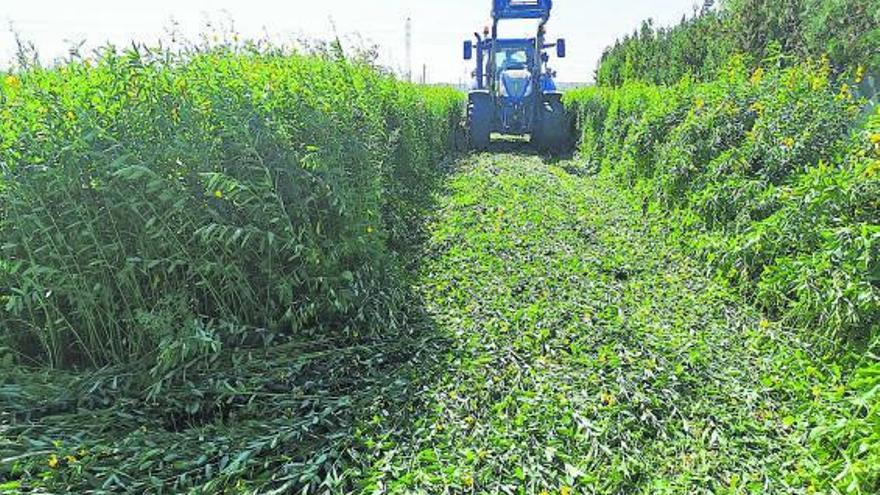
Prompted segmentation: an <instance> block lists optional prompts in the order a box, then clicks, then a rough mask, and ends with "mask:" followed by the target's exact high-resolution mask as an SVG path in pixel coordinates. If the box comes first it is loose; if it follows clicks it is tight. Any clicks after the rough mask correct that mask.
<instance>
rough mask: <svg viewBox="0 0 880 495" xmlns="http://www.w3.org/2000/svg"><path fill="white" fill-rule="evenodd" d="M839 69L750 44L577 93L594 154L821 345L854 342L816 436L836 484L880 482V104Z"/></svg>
mask: <svg viewBox="0 0 880 495" xmlns="http://www.w3.org/2000/svg"><path fill="white" fill-rule="evenodd" d="M831 74H832V69H831V67H830V65H829V63H828V62H827V60H820V61H812V62H810V61H807V62H803V63H801V64H798V65H795V66H793V67H790V68H786V69H779V68H762V67H759V68H757V69H756V70H753V69H751V68H750V64H747V63H745V61H744V58H742V57H738V58H734V59H733V60H732V61H731V62H730V63H729V65H728V66H727V67H726V68H725V69H724V70H722V71H720V72H719V75H718V77H717V78H716V79H714V80H712V81H709V82H705V83H695V82H693V81H692V80H691V79H690V78H684V79H683V80H681V81H680V82H679V83H677V84H673V85H669V86H655V85H651V84H647V83H642V82H635V81H630V82H626V83H624V84H623V85H622V86H620V87H618V88H606V87H598V88H587V89H582V90H578V91H576V92H572V93H569V94H567V96H566V97H567V103H568V105H569V107H570V108H572V109H573V111H574V112H575V113H576V114H577V118H578V122H579V128H580V130H581V132H582V141H581V152H582V154H583V155H584V158H585V160H586V161H587V163H588V164H590V165H592V166H594V167H596V168H599V169H601V170H602V173H608V174H612V175H614V176H615V177H617V178H618V179H619V180H620V181H621V182H623V183H624V184H627V185H628V186H632V188H633V190H634V191H635V194H636V197H637V200H639V201H643V202H644V203H643V204H644V206H645V208H647V211H648V212H649V214H663V215H668V216H669V218H670V223H671V224H672V225H675V231H677V232H678V235H679V236H680V237H681V239H682V241H683V242H684V243H686V244H687V245H688V246H689V247H690V248H691V249H692V250H693V252H695V253H697V254H698V255H700V256H701V257H702V258H703V259H704V260H705V261H706V262H707V264H708V266H709V267H710V269H713V270H714V271H715V272H716V273H717V274H718V275H719V276H721V277H723V278H725V279H727V280H729V281H730V282H731V283H733V284H734V285H735V286H737V287H739V288H740V289H741V290H742V291H743V293H744V294H745V296H746V297H747V298H748V299H749V300H753V301H755V302H756V303H757V304H758V305H759V306H761V307H763V308H764V310H765V311H766V313H767V314H768V315H770V316H771V317H772V318H774V319H776V320H778V321H780V322H781V323H782V324H783V325H784V326H786V327H788V328H791V329H792V330H795V331H798V332H800V333H801V334H802V338H807V339H811V340H812V341H813V342H815V343H816V344H817V346H816V348H817V349H822V350H824V351H834V352H837V351H839V350H840V349H841V348H842V347H843V348H848V349H850V350H854V351H855V352H853V353H851V354H852V355H854V356H855V357H854V359H855V360H856V361H857V362H856V364H855V365H854V366H852V367H850V366H847V367H845V368H846V369H858V371H855V372H853V373H852V376H853V377H854V378H853V382H852V387H851V388H850V389H849V390H846V391H835V392H834V393H833V394H829V395H823V394H821V393H819V392H817V395H816V404H815V407H814V408H813V410H815V411H816V417H815V418H812V419H813V420H814V421H815V424H816V425H817V428H816V430H815V431H816V437H815V438H814V439H813V445H814V447H815V449H814V454H815V456H816V459H815V461H816V465H817V466H819V471H820V472H821V473H823V474H822V475H821V476H820V479H821V480H824V481H823V482H827V483H828V484H829V485H833V486H836V487H838V488H840V489H841V490H846V489H847V488H848V486H849V485H850V484H852V486H853V487H856V488H859V489H861V490H862V493H868V492H870V491H871V490H876V489H877V488H878V486H880V485H878V483H880V472H878V471H877V468H876V466H877V465H878V459H880V438H878V436H877V431H878V430H877V429H876V428H877V426H878V424H880V405H878V400H877V395H876V391H877V390H878V386H880V378H878V377H880V364H878V363H877V361H876V358H873V357H871V356H872V355H873V354H872V352H876V347H877V345H878V344H880V223H878V222H880V112H877V111H872V112H870V113H868V111H866V110H864V109H863V104H864V101H862V100H860V99H859V98H857V97H855V96H854V95H853V93H852V91H851V89H850V88H851V86H852V85H853V84H854V83H858V82H859V81H858V77H859V76H858V75H856V80H855V81H853V80H850V81H844V80H842V79H839V80H835V79H834V78H833V77H832V75H831ZM866 349H867V351H866ZM848 373H849V372H848ZM827 488H828V487H827V486H826V489H827Z"/></svg>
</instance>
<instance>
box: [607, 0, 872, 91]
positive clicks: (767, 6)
mask: <svg viewBox="0 0 880 495" xmlns="http://www.w3.org/2000/svg"><path fill="white" fill-rule="evenodd" d="M736 53H744V54H748V55H749V56H750V57H751V58H752V61H753V63H756V64H757V63H761V62H766V61H767V59H773V60H774V61H776V62H777V63H779V64H786V63H790V62H791V61H794V60H799V59H805V58H810V57H812V58H820V57H822V56H827V57H828V58H829V60H830V62H831V65H832V67H834V69H835V70H836V71H838V72H842V71H844V70H846V69H848V68H856V67H863V68H867V69H869V70H871V69H873V70H877V69H878V68H880V0H725V1H723V2H721V4H720V5H715V2H714V0H705V1H704V3H703V5H702V7H698V6H695V8H694V13H693V15H692V16H691V17H687V16H684V17H682V19H681V22H679V23H678V24H677V25H675V26H673V27H668V28H665V27H656V26H655V25H654V23H653V21H651V20H647V21H644V22H643V23H642V25H641V27H640V28H639V29H637V30H636V31H635V32H633V33H632V34H631V35H628V36H625V37H624V38H623V39H620V40H618V41H617V42H616V43H615V44H614V45H613V46H611V47H609V48H608V49H606V50H605V53H604V54H603V55H602V59H601V62H600V64H599V67H598V68H597V70H596V81H597V82H598V84H600V85H606V86H617V85H620V84H622V83H623V82H624V81H627V80H634V79H637V80H644V81H649V82H653V83H657V84H671V83H674V82H676V81H678V80H679V79H681V78H682V77H683V76H685V75H688V74H689V75H691V76H693V77H694V78H696V79H699V80H703V79H707V78H710V77H712V76H714V75H715V73H716V72H717V70H718V69H719V68H720V67H722V66H723V65H724V64H725V63H726V62H727V60H728V59H729V58H730V56H731V55H733V54H736ZM863 70H864V69H863Z"/></svg>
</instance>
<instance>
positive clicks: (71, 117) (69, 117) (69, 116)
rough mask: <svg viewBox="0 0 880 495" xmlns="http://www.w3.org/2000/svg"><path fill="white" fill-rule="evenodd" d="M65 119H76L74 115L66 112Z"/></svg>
mask: <svg viewBox="0 0 880 495" xmlns="http://www.w3.org/2000/svg"><path fill="white" fill-rule="evenodd" d="M66 117H67V120H74V119H76V115H74V114H73V112H67V115H66Z"/></svg>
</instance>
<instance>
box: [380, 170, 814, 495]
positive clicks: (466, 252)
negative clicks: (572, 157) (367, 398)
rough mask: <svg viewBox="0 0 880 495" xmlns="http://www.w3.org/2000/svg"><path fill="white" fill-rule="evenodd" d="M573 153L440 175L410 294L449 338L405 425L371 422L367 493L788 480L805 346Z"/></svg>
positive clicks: (685, 488)
mask: <svg viewBox="0 0 880 495" xmlns="http://www.w3.org/2000/svg"><path fill="white" fill-rule="evenodd" d="M572 165H573V164H572V163H566V162H562V163H558V164H547V163H544V162H543V161H542V160H541V159H539V158H537V157H529V156H517V155H482V156H479V157H475V158H470V159H467V160H465V161H464V162H463V163H462V164H461V165H460V167H459V170H458V171H457V172H456V173H455V174H454V175H453V177H452V178H451V182H450V184H449V190H448V193H447V194H446V195H445V196H444V197H443V199H442V200H441V208H440V210H439V212H438V213H437V215H436V218H435V219H434V221H433V222H432V224H431V226H430V232H431V238H430V241H429V244H428V253H429V254H428V259H426V260H425V261H424V266H423V269H422V272H421V273H422V275H421V282H422V284H423V285H422V287H421V290H422V293H423V295H424V298H425V300H426V305H427V310H428V312H429V314H430V315H431V316H432V318H433V320H434V322H435V324H436V325H437V326H438V328H439V331H440V332H443V333H447V334H448V335H449V336H450V341H451V342H452V344H451V345H452V346H453V348H452V349H451V350H450V351H449V354H448V355H447V356H446V358H445V361H444V364H443V366H442V369H441V370H440V371H439V372H438V373H437V374H436V375H433V376H431V377H430V378H425V379H424V380H425V383H424V384H423V385H422V388H421V390H420V391H419V392H418V394H416V395H417V396H418V400H417V401H415V402H414V404H413V405H411V406H409V407H410V408H411V409H410V412H409V413H408V414H410V415H411V416H412V417H414V418H416V419H415V420H414V422H412V423H407V424H406V425H401V424H399V423H398V422H395V420H394V418H395V415H394V414H393V413H389V414H388V415H387V416H386V415H384V414H383V413H378V414H377V415H376V416H374V417H373V418H372V421H371V425H373V428H372V433H368V434H366V437H367V438H368V440H367V441H366V442H365V443H366V445H367V446H369V447H370V448H371V453H370V455H369V456H367V458H368V459H370V461H369V462H371V463H372V464H371V466H370V467H369V468H368V469H367V470H366V471H367V473H368V475H367V479H368V480H369V481H368V482H367V484H366V485H363V486H364V487H365V488H367V489H368V490H369V491H374V490H378V491H380V492H384V491H389V492H398V493H450V492H451V493H472V492H473V493H536V494H538V493H542V492H544V491H545V490H546V491H547V492H548V493H563V494H567V493H609V494H611V493H615V494H616V493H669V492H674V493H719V492H721V493H728V492H729V493H734V492H740V491H743V490H744V491H746V492H748V491H753V492H763V493H779V492H787V491H789V487H786V486H785V484H784V481H783V480H784V477H785V473H786V472H789V471H790V470H792V469H797V467H798V465H797V460H798V459H799V458H800V457H801V454H802V450H800V448H801V447H800V446H799V444H800V443H801V442H802V440H803V438H802V433H799V432H797V431H796V427H795V426H794V423H795V421H794V417H793V416H791V414H793V412H792V409H791V408H793V407H794V404H795V395H797V394H803V393H805V392H804V391H802V390H801V391H794V390H786V388H785V386H784V385H783V383H784V382H785V380H786V376H793V374H797V373H801V372H802V369H800V368H797V366H795V365H793V364H792V365H789V364H786V363H788V362H789V361H792V359H790V358H792V357H794V356H803V351H802V350H800V349H798V348H797V346H796V345H795V344H792V343H790V341H791V339H790V338H786V337H782V336H780V335H776V333H775V332H776V331H774V330H772V329H771V325H770V324H768V323H767V322H762V321H761V320H760V319H759V316H758V315H757V313H755V312H754V311H752V310H751V309H749V308H743V307H739V306H738V303H737V302H736V299H735V298H734V297H733V296H731V295H730V294H729V293H727V292H726V291H725V290H724V289H722V288H721V287H719V286H718V285H716V284H714V283H712V282H711V281H709V280H707V278H706V277H705V276H704V275H702V274H701V271H700V270H699V268H698V265H697V264H696V263H695V262H693V261H691V260H690V259H689V258H687V257H685V256H683V254H682V253H680V252H679V251H678V250H677V249H676V248H675V247H674V246H673V245H672V243H671V242H670V241H668V240H667V239H666V236H665V233H664V232H662V231H658V230H657V229H656V228H654V227H653V226H652V225H651V224H650V223H649V221H648V220H646V219H644V218H643V214H642V211H641V209H640V208H636V207H633V206H632V204H631V203H630V202H627V201H626V200H625V199H624V198H622V197H621V193H620V190H619V189H618V188H617V187H616V186H612V185H611V184H610V183H609V182H606V180H605V179H602V178H597V177H593V176H578V175H573V174H571V173H569V172H566V168H568V167H570V166H572ZM801 361H803V360H801ZM368 430H369V429H368Z"/></svg>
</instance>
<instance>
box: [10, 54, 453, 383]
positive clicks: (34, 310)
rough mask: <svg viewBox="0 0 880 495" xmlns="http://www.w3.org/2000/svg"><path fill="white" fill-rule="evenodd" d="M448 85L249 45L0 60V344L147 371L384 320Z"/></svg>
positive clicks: (443, 122) (381, 326)
mask: <svg viewBox="0 0 880 495" xmlns="http://www.w3.org/2000/svg"><path fill="white" fill-rule="evenodd" d="M460 99H461V97H460V95H459V94H457V93H455V92H453V91H452V90H443V89H428V88H416V87H414V86H410V85H406V84H402V83H399V82H396V81H395V80H394V79H392V78H391V77H389V76H386V75H383V74H381V73H380V72H379V71H377V70H375V69H374V68H372V67H369V66H368V65H366V64H364V63H358V62H352V61H346V60H344V59H342V58H338V59H334V56H332V55H331V56H326V57H313V56H300V55H295V54H294V55H292V54H288V53H272V52H260V51H257V50H241V51H238V52H235V51H232V50H227V49H218V50H210V51H205V52H197V53H188V54H184V55H170V54H168V53H161V52H149V51H146V50H137V49H132V50H128V51H126V52H124V53H120V52H116V51H114V50H107V51H105V52H104V53H103V54H102V55H101V57H100V58H99V59H98V60H97V61H96V62H88V61H82V62H73V63H69V64H65V65H63V66H60V67H57V68H52V69H41V68H31V69H28V70H24V71H20V72H16V73H12V74H8V75H6V76H3V77H2V78H0V112H2V119H0V138H2V141H0V166H2V178H0V184H2V188H0V239H2V256H0V288H2V289H0V341H2V347H0V355H4V356H11V360H12V361H14V362H17V363H27V364H45V365H49V366H52V367H56V368H58V367H64V368H72V367H84V366H85V367H96V366H102V365H106V364H120V363H139V364H140V365H146V366H150V367H154V368H153V369H154V371H155V374H156V376H157V377H160V376H161V375H162V374H164V373H166V372H171V370H174V369H176V368H177V367H179V366H180V365H181V364H183V363H184V362H188V361H191V360H193V359H198V358H199V357H204V356H206V355H210V354H213V353H214V352H216V349H217V348H219V347H221V346H223V345H224V344H225V343H228V342H231V341H236V340H242V339H244V340H247V339H252V338H254V337H253V335H255V332H256V333H258V334H259V335H261V336H262V337H261V338H269V336H271V335H292V334H300V333H303V332H309V333H317V334H324V335H323V337H327V335H329V334H332V335H334V336H344V335H346V334H347V333H348V332H355V333H364V332H372V331H379V330H381V331H386V332H387V331H392V330H393V328H394V327H395V325H396V323H395V318H396V316H395V315H397V314H398V309H399V308H400V306H401V304H404V303H405V302H406V301H405V300H404V299H405V298H404V297H403V296H402V295H401V292H400V291H399V290H395V288H394V287H395V286H396V285H398V284H397V283H396V281H395V279H396V278H397V277H399V274H398V273H396V270H397V269H396V268H395V267H396V265H397V264H399V263H398V261H397V260H396V258H397V256H398V255H397V253H398V252H399V251H401V250H402V249H405V248H406V246H407V245H408V244H410V243H412V242H413V240H414V239H415V237H417V232H416V224H415V223H414V218H415V217H417V216H418V211H419V209H420V208H421V207H422V205H423V203H424V199H425V195H426V194H427V191H429V190H430V188H431V186H432V184H433V183H434V182H435V181H436V178H437V176H438V172H437V163H438V162H439V161H440V158H441V157H442V156H443V154H444V153H445V152H446V151H447V150H448V147H449V143H450V140H451V138H452V132H453V131H454V128H455V126H456V125H457V119H458V117H459V110H460ZM157 349H161V351H160V352H157Z"/></svg>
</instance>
